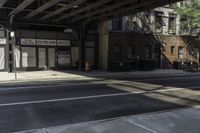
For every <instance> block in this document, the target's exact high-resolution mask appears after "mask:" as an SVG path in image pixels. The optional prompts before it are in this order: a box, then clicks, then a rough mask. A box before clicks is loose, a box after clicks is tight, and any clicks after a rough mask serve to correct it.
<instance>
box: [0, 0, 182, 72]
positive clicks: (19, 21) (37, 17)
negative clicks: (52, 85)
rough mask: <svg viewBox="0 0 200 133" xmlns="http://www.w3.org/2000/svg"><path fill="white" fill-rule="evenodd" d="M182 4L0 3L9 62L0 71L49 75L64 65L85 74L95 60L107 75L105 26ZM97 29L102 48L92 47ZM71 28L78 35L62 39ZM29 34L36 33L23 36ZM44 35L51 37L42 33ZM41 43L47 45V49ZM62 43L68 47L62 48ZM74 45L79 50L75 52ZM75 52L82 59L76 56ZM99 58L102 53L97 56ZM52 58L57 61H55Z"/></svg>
mask: <svg viewBox="0 0 200 133" xmlns="http://www.w3.org/2000/svg"><path fill="white" fill-rule="evenodd" d="M178 1H181V0H123V1H122V0H0V27H2V28H1V31H0V32H1V33H0V43H3V45H1V46H0V50H1V51H3V52H4V51H5V54H4V53H3V52H1V53H3V54H2V56H1V57H3V58H4V57H5V61H2V65H1V64H0V66H2V69H0V70H8V71H12V70H14V68H16V67H17V68H24V67H25V69H26V70H29V69H30V68H31V69H32V68H34V69H35V68H38V69H40V68H41V66H42V68H43V69H46V68H51V67H56V66H59V64H61V66H62V61H63V62H64V63H66V62H68V64H64V65H65V67H66V66H68V65H72V64H74V65H79V69H81V70H82V69H83V68H84V62H85V61H86V60H87V59H86V58H89V59H90V58H91V59H90V60H94V59H93V58H95V59H96V60H97V61H96V60H95V61H93V62H95V64H96V66H99V68H103V69H104V68H105V69H106V67H107V65H106V62H107V59H105V57H104V56H105V53H104V52H105V51H106V49H107V47H108V45H107V44H108V43H107V42H105V40H106V39H105V38H106V37H107V36H106V35H105V34H104V33H106V31H104V29H106V28H105V27H106V24H104V23H103V22H105V21H106V20H109V19H113V18H116V17H121V16H125V15H129V14H134V13H137V12H141V11H144V10H148V9H152V8H156V7H160V6H164V5H167V4H170V3H175V2H178ZM97 23H99V25H98V27H99V29H98V34H96V35H98V36H99V37H98V39H99V42H98V41H97V42H96V43H91V42H90V43H88V42H87V41H91V40H92V41H94V39H91V37H88V36H87V35H88V31H89V29H95V30H96V31H97V25H96V24H97ZM91 27H92V28H91ZM93 27H94V28H93ZM69 28H70V29H72V30H71V31H72V32H71V33H69V34H68V35H67V33H66V34H62V35H60V34H61V33H58V32H59V31H62V33H63V31H64V30H65V31H70V30H69ZM24 29H25V30H31V31H21V30H24ZM43 29H44V30H46V31H48V33H41V32H39V31H41V30H43ZM10 31H16V38H14V40H11V37H10ZM50 31H54V32H55V33H51V32H50ZM95 33H97V32H95ZM96 35H95V36H96ZM66 36H67V37H66ZM93 38H97V37H93ZM12 39H13V38H12ZM47 39H48V40H47ZM52 39H53V41H52ZM41 40H42V42H44V43H41ZM96 40H97V39H96ZM14 42H15V43H16V45H17V47H15V45H14ZM59 42H62V43H64V44H65V46H59V45H60V43H59ZM68 42H70V43H68ZM23 43H24V44H23ZM87 43H88V44H87ZM72 44H73V45H75V46H76V47H77V48H78V49H77V48H75V50H72V49H73V48H72ZM93 44H95V45H93ZM40 45H42V46H40ZM62 45H63V44H62ZM30 47H31V48H30ZM91 47H92V48H93V47H95V48H94V49H95V50H93V49H92V50H91ZM52 48H53V49H52ZM17 49H18V51H17ZM31 49H32V50H31ZM24 51H25V52H24ZM31 51H32V53H31ZM34 51H35V52H34ZM73 51H75V53H78V54H74V55H73V54H72V52H73ZM87 51H89V52H87ZM94 51H95V52H94ZM48 52H49V53H48ZM14 53H15V54H14ZM17 53H18V55H19V56H18V57H17ZM23 53H25V54H23ZM36 53H37V54H36ZM88 53H89V54H88ZM93 53H97V54H96V56H94V54H93ZM52 55H54V56H53V58H54V59H55V60H53V61H52V60H51V59H52V57H51V56H52ZM61 57H64V58H63V59H62V58H61ZM15 58H17V60H18V62H16V61H15ZM60 58H61V61H60V60H59V59H60ZM72 58H73V59H72ZM74 58H76V59H74ZM72 60H74V62H73V61H72ZM50 61H52V63H51V62H50ZM41 64H42V65H41ZM103 64H104V65H103ZM56 68H57V67H56Z"/></svg>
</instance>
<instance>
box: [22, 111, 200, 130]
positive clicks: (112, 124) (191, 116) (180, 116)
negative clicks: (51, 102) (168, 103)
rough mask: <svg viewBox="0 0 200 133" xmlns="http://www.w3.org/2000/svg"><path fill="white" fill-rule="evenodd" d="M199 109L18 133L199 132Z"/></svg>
mask: <svg viewBox="0 0 200 133" xmlns="http://www.w3.org/2000/svg"><path fill="white" fill-rule="evenodd" d="M198 123H200V109H199V107H195V108H185V109H179V110H173V111H168V112H157V113H152V114H142V115H135V116H128V117H121V118H113V119H107V120H100V121H94V122H86V123H79V124H72V125H66V126H58V127H49V128H44V129H38V130H32V131H25V132H19V133H27V132H32V133H79V132H81V133H199V132H200V127H199V124H198Z"/></svg>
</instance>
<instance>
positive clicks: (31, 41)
mask: <svg viewBox="0 0 200 133" xmlns="http://www.w3.org/2000/svg"><path fill="white" fill-rule="evenodd" d="M21 45H35V39H28V38H22V39H21Z"/></svg>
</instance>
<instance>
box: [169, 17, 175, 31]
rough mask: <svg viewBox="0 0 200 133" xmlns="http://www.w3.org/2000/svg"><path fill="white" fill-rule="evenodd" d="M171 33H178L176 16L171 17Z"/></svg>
mask: <svg viewBox="0 0 200 133" xmlns="http://www.w3.org/2000/svg"><path fill="white" fill-rule="evenodd" d="M169 33H170V34H173V33H176V17H174V16H170V17H169Z"/></svg>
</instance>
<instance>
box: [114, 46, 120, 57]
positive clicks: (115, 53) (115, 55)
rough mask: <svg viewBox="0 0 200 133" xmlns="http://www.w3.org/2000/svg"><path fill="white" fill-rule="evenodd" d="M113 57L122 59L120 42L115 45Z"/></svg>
mask: <svg viewBox="0 0 200 133" xmlns="http://www.w3.org/2000/svg"><path fill="white" fill-rule="evenodd" d="M113 59H114V60H120V59H121V45H120V44H115V45H114V52H113Z"/></svg>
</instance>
